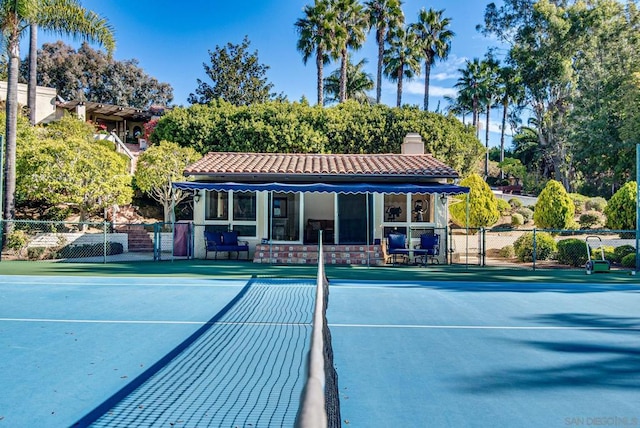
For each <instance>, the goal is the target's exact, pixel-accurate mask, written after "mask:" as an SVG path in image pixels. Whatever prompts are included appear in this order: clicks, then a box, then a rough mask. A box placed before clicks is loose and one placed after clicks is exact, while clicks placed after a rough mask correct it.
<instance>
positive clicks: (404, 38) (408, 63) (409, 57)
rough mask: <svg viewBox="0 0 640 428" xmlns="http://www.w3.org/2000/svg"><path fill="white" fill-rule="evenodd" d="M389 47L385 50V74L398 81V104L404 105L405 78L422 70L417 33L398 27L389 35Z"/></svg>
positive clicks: (411, 76)
mask: <svg viewBox="0 0 640 428" xmlns="http://www.w3.org/2000/svg"><path fill="white" fill-rule="evenodd" d="M387 44H388V48H387V49H385V51H384V62H385V66H384V74H385V76H388V77H389V78H390V79H391V80H392V81H395V82H397V84H398V89H397V95H396V106H398V107H400V106H401V105H402V82H403V78H405V77H406V78H407V79H411V78H413V77H414V76H415V75H416V74H417V73H419V72H420V52H419V50H418V48H417V43H416V38H415V34H413V33H411V32H408V31H406V30H405V29H404V28H398V29H396V30H395V31H393V32H391V33H389V35H388V37H387Z"/></svg>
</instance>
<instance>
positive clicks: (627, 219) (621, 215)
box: [604, 181, 636, 230]
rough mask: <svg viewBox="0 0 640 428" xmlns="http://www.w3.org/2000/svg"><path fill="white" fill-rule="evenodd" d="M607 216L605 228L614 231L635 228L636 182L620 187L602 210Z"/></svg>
mask: <svg viewBox="0 0 640 428" xmlns="http://www.w3.org/2000/svg"><path fill="white" fill-rule="evenodd" d="M604 214H605V215H606V216H607V222H606V226H607V227H608V228H610V229H616V230H631V229H635V228H636V182H635V181H630V182H628V183H627V184H625V185H624V186H622V187H621V188H620V189H619V190H618V191H617V192H616V193H615V194H614V195H613V196H612V197H611V199H609V203H608V204H607V206H606V208H605V209H604Z"/></svg>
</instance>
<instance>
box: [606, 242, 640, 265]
mask: <svg viewBox="0 0 640 428" xmlns="http://www.w3.org/2000/svg"><path fill="white" fill-rule="evenodd" d="M635 253H636V249H635V248H634V246H633V245H621V246H619V247H616V248H614V249H613V254H612V255H611V256H608V260H611V261H612V262H613V263H622V259H623V258H625V257H626V256H627V255H629V254H635Z"/></svg>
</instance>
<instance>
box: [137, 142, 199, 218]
mask: <svg viewBox="0 0 640 428" xmlns="http://www.w3.org/2000/svg"><path fill="white" fill-rule="evenodd" d="M200 157H201V156H200V155H199V154H198V153H197V152H196V151H195V150H193V149H192V148H190V147H180V146H179V145H178V144H176V143H172V142H169V141H161V142H160V144H154V145H153V146H151V147H150V148H149V149H147V150H146V151H145V152H144V153H143V154H142V155H140V158H139V159H138V164H137V168H136V175H135V179H136V185H137V186H138V188H139V189H140V190H142V191H143V192H145V193H146V194H148V195H149V196H151V197H152V198H153V199H155V200H156V201H158V202H159V203H161V204H162V207H163V208H164V221H165V222H170V221H171V204H172V203H175V204H178V203H180V202H181V201H183V200H185V199H186V198H188V197H189V196H190V195H191V194H190V193H188V192H184V191H182V190H179V189H176V190H173V192H172V189H171V183H172V182H174V181H180V180H182V179H183V178H184V177H183V175H182V173H183V171H184V169H185V168H186V167H187V165H189V164H191V163H193V162H195V161H197V160H198V159H200ZM172 195H174V196H173V199H172Z"/></svg>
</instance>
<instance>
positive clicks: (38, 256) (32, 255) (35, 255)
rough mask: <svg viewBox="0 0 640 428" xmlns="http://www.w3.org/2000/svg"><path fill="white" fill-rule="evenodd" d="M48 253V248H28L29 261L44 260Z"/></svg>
mask: <svg viewBox="0 0 640 428" xmlns="http://www.w3.org/2000/svg"><path fill="white" fill-rule="evenodd" d="M46 252H47V248H46V247H30V248H27V258H28V259H29V260H42V259H44V258H45V257H44V256H45V253H46Z"/></svg>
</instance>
